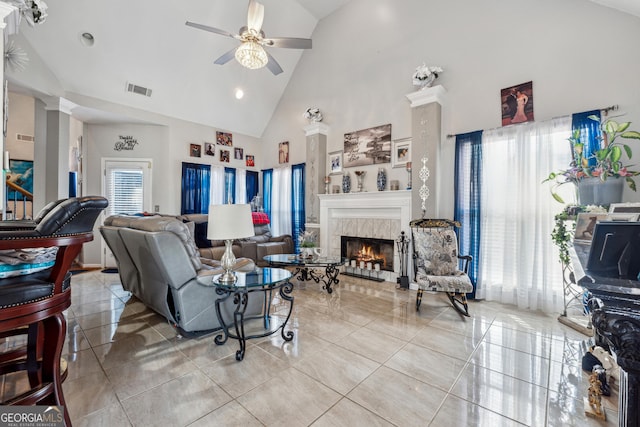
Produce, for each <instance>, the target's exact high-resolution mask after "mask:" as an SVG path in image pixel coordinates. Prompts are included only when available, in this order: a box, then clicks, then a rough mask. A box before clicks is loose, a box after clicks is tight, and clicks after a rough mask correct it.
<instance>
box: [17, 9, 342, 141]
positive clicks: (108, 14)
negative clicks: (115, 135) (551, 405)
mask: <svg viewBox="0 0 640 427" xmlns="http://www.w3.org/2000/svg"><path fill="white" fill-rule="evenodd" d="M347 1H348V0H321V1H318V0H260V2H261V3H262V4H263V5H264V11H265V12H264V15H265V16H264V24H263V27H262V28H263V31H264V32H265V34H266V35H267V37H298V38H311V36H312V33H313V30H314V28H315V26H316V24H317V23H318V21H319V20H320V19H322V18H323V17H325V16H327V15H328V14H330V13H332V12H333V11H334V10H336V9H337V8H339V7H341V6H342V5H343V4H345V3H346V2H347ZM248 4H249V2H248V0H245V1H243V0H189V1H180V0H173V1H166V0H162V1H157V0H135V1H131V0H109V1H96V0H65V1H49V2H48V5H49V8H48V15H49V16H48V17H47V19H46V22H44V23H43V24H41V25H36V26H35V27H33V28H31V27H28V26H27V24H26V22H24V20H23V23H22V24H21V33H22V34H23V36H24V37H25V38H26V39H27V41H28V42H29V43H30V44H31V45H32V47H33V49H34V50H35V51H36V52H37V54H38V55H39V56H40V57H41V58H42V60H43V61H44V63H45V64H47V66H48V67H49V69H50V70H51V72H52V73H53V74H54V75H55V77H56V78H57V79H58V80H59V82H60V85H61V87H62V88H63V89H64V91H65V92H66V93H75V94H81V95H84V96H89V97H92V98H97V99H101V100H105V101H109V102H112V103H116V104H122V105H126V106H129V107H134V108H139V109H142V110H145V111H151V112H154V113H159V114H163V115H166V116H170V117H175V118H179V119H183V120H187V121H191V122H196V123H200V124H205V125H208V126H212V127H215V128H218V129H222V130H230V131H234V132H240V133H244V134H247V135H250V136H256V137H259V136H260V135H261V134H262V132H263V130H264V128H265V126H266V125H267V123H268V121H269V119H270V118H271V116H272V114H273V111H274V109H275V108H276V106H277V104H278V101H279V100H280V97H281V96H282V93H283V91H284V89H285V87H286V86H287V83H288V81H289V79H290V77H291V74H292V73H293V72H294V70H295V67H296V64H297V62H298V60H299V59H300V57H301V55H302V51H301V50H297V49H281V48H267V51H268V52H269V53H270V54H271V55H272V56H273V57H274V58H276V60H277V61H278V62H279V64H280V65H281V67H282V68H283V70H284V72H283V73H282V74H280V75H277V76H274V75H273V74H271V72H269V70H267V69H266V68H263V69H260V70H248V69H246V68H243V67H242V66H241V65H240V64H238V63H237V62H236V61H235V59H234V60H232V61H230V62H229V63H227V64H226V65H223V66H220V65H215V64H214V63H213V62H214V60H215V59H216V58H218V57H219V56H221V55H222V54H224V53H225V52H227V51H229V50H230V49H232V48H233V47H235V46H238V45H239V42H238V41H237V40H234V39H231V38H228V37H224V36H221V35H217V34H212V33H209V32H205V31H202V30H198V29H195V28H191V27H187V26H186V25H185V22H186V21H194V22H197V23H200V24H205V25H208V26H213V27H217V28H220V29H223V30H226V31H229V32H230V33H234V34H236V33H237V32H238V30H239V28H240V27H241V26H243V25H246V22H247V8H248ZM83 32H89V33H91V34H92V35H93V36H94V38H95V43H94V45H93V46H91V47H87V46H85V45H84V44H83V43H82V41H81V34H82V33H83ZM127 83H133V84H135V85H139V86H143V87H146V88H149V89H151V90H152V95H151V97H145V96H141V95H137V94H133V93H129V92H127V91H125V87H126V85H127ZM237 88H242V89H243V91H244V94H245V95H244V98H243V99H241V100H237V99H236V98H235V91H236V89H237ZM88 111H89V110H84V113H85V114H86V115H87V117H85V118H86V119H87V120H89V121H91V120H92V118H91V117H90V115H91V114H88ZM93 113H96V112H95V111H94V112H93ZM96 120H100V118H98V117H97V115H96Z"/></svg>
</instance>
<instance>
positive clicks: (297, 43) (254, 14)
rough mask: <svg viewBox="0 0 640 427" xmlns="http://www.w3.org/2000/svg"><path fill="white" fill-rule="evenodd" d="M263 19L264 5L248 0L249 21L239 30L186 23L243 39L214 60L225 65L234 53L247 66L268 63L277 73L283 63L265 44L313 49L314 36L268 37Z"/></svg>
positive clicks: (253, 66) (273, 71)
mask: <svg viewBox="0 0 640 427" xmlns="http://www.w3.org/2000/svg"><path fill="white" fill-rule="evenodd" d="M263 20H264V6H263V5H262V4H260V3H258V2H257V1H255V0H249V11H248V13H247V25H246V26H245V27H241V28H240V30H239V31H238V34H232V33H230V32H228V31H224V30H220V29H218V28H214V27H210V26H208V25H202V24H196V23H195V22H190V21H187V22H186V25H188V26H190V27H194V28H198V29H200V30H205V31H209V32H211V33H215V34H220V35H223V36H227V37H231V38H234V39H236V40H239V41H240V46H238V47H235V48H233V49H231V50H230V51H229V52H227V53H225V54H224V55H222V56H221V57H220V58H218V59H216V60H215V62H214V63H215V64H218V65H224V64H226V63H227V62H229V61H230V60H231V59H233V58H234V57H235V58H236V59H237V60H238V62H239V63H240V64H242V65H243V66H245V67H247V68H251V69H258V68H262V67H264V66H265V65H266V67H267V68H268V69H269V71H271V72H272V73H273V74H274V75H278V74H280V73H281V72H282V67H280V64H278V62H277V61H276V60H275V58H274V57H273V56H271V54H269V53H268V52H267V51H265V50H264V47H265V46H266V47H284V48H289V49H311V39H299V38H292V37H276V38H265V34H264V31H262V21H263Z"/></svg>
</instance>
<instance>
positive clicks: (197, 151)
mask: <svg viewBox="0 0 640 427" xmlns="http://www.w3.org/2000/svg"><path fill="white" fill-rule="evenodd" d="M201 153H202V146H201V145H200V144H189V155H190V156H191V157H200V155H201Z"/></svg>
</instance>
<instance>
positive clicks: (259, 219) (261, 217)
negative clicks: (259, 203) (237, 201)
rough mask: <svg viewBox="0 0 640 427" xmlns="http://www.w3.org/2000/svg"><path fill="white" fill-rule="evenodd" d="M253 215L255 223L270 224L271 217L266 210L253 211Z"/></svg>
mask: <svg viewBox="0 0 640 427" xmlns="http://www.w3.org/2000/svg"><path fill="white" fill-rule="evenodd" d="M251 216H252V217H253V225H264V224H269V217H268V216H267V214H266V213H264V212H251Z"/></svg>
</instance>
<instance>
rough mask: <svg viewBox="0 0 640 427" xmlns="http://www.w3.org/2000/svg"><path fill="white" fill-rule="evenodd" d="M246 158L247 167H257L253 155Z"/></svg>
mask: <svg viewBox="0 0 640 427" xmlns="http://www.w3.org/2000/svg"><path fill="white" fill-rule="evenodd" d="M244 158H245V161H246V164H247V167H255V165H256V158H255V156H254V155H253V154H247V155H246V156H245V157H244Z"/></svg>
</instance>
